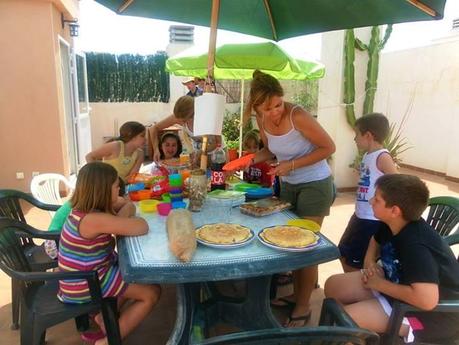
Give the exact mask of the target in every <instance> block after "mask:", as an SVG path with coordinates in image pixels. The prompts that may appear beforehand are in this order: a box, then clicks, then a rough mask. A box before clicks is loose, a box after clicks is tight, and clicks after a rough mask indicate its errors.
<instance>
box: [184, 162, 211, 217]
mask: <svg viewBox="0 0 459 345" xmlns="http://www.w3.org/2000/svg"><path fill="white" fill-rule="evenodd" d="M189 194H190V195H189V198H190V203H189V206H188V208H189V210H190V211H192V212H199V211H201V208H202V206H203V204H204V201H205V199H206V196H207V175H206V172H205V171H204V170H201V169H196V170H193V171H192V172H191V175H190V187H189Z"/></svg>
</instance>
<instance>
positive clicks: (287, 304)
mask: <svg viewBox="0 0 459 345" xmlns="http://www.w3.org/2000/svg"><path fill="white" fill-rule="evenodd" d="M295 304H296V303H295V302H292V301H289V300H288V299H286V298H283V297H279V298H276V299H273V300H271V306H272V307H278V308H293V307H295Z"/></svg>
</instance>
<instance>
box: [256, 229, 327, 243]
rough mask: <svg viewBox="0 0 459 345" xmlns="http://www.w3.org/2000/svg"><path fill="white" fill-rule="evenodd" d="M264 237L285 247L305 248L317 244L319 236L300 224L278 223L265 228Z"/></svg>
mask: <svg viewBox="0 0 459 345" xmlns="http://www.w3.org/2000/svg"><path fill="white" fill-rule="evenodd" d="M260 236H261V237H262V239H264V240H265V241H266V242H269V243H272V244H274V245H276V246H279V247H283V248H303V247H307V246H310V245H313V244H316V243H317V241H318V240H319V236H317V235H316V234H314V233H313V232H312V231H310V230H306V229H304V228H300V227H298V226H290V225H277V226H271V227H269V228H265V229H263V231H262V232H261V233H260Z"/></svg>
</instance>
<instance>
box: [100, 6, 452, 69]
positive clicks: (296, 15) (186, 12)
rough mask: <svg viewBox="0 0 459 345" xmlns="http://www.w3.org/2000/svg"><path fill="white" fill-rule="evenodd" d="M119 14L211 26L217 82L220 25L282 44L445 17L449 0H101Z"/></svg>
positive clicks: (211, 55)
mask: <svg viewBox="0 0 459 345" xmlns="http://www.w3.org/2000/svg"><path fill="white" fill-rule="evenodd" d="M96 1H97V2H99V3H101V4H102V5H104V6H106V7H108V8H110V9H111V10H113V11H115V12H116V13H118V14H123V15H129V16H139V17H149V18H155V19H162V20H171V21H176V22H181V23H188V24H193V25H202V26H208V27H210V39H209V55H208V64H207V65H208V76H209V77H210V78H213V69H212V68H213V66H214V56H215V55H214V53H215V45H216V40H217V38H216V37H217V27H218V28H220V29H225V30H230V31H235V32H241V33H244V34H248V35H253V36H259V37H264V38H268V39H271V40H274V41H279V40H282V39H285V38H290V37H296V36H301V35H306V34H311V33H316V32H324V31H331V30H339V29H348V28H356V27H362V26H370V25H379V24H393V23H401V22H410V21H420V20H432V19H441V18H442V17H443V11H444V7H445V2H446V0H96Z"/></svg>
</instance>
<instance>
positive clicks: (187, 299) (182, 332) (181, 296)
mask: <svg viewBox="0 0 459 345" xmlns="http://www.w3.org/2000/svg"><path fill="white" fill-rule="evenodd" d="M199 291H200V283H187V284H179V285H177V316H176V319H175V325H174V329H173V331H172V334H171V336H170V337H169V340H168V341H167V343H166V344H167V345H188V344H190V339H191V331H192V327H193V316H194V312H195V306H196V303H199Z"/></svg>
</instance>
